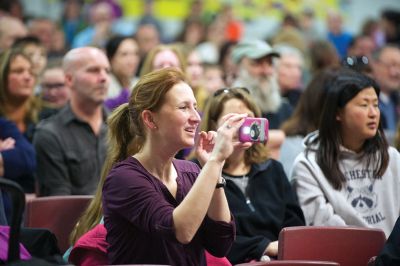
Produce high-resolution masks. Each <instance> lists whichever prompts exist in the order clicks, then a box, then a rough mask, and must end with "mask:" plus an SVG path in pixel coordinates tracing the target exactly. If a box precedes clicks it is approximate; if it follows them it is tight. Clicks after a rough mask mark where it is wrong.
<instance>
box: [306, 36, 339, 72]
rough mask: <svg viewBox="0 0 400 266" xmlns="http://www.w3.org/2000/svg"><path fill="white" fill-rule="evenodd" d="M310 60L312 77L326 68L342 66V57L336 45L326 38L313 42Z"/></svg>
mask: <svg viewBox="0 0 400 266" xmlns="http://www.w3.org/2000/svg"><path fill="white" fill-rule="evenodd" d="M309 60H310V72H311V77H312V76H313V75H314V74H315V73H317V72H318V71H321V70H324V69H325V68H329V67H339V66H340V58H339V55H338V53H337V51H336V49H335V47H334V46H333V45H332V44H331V43H330V42H328V41H325V40H318V41H315V42H314V43H313V44H311V48H310V53H309Z"/></svg>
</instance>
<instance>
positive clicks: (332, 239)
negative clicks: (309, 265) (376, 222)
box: [278, 226, 386, 266]
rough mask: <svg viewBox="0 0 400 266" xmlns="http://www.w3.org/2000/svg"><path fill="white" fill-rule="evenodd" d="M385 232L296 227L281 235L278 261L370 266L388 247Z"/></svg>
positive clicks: (360, 229)
mask: <svg viewBox="0 0 400 266" xmlns="http://www.w3.org/2000/svg"><path fill="white" fill-rule="evenodd" d="M385 241H386V237H385V234H384V232H383V231H382V230H380V229H372V228H362V227H347V226H346V227H344V226H343V227H328V226H294V227H287V228H284V229H282V230H281V232H280V234H279V244H278V246H279V247H278V250H279V252H278V259H280V260H323V261H335V262H338V263H339V264H340V265H341V266H357V265H367V263H368V261H369V259H370V258H371V257H373V256H376V255H377V254H378V253H379V251H380V250H381V249H382V247H383V245H384V244H385Z"/></svg>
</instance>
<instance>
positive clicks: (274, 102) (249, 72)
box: [232, 40, 292, 159]
mask: <svg viewBox="0 0 400 266" xmlns="http://www.w3.org/2000/svg"><path fill="white" fill-rule="evenodd" d="M274 57H279V54H278V53H277V52H276V51H274V50H273V49H272V48H271V47H270V46H269V45H268V44H267V43H265V42H263V41H261V40H243V41H241V42H239V43H238V44H237V45H236V46H235V47H234V49H233V51H232V58H233V61H234V62H235V63H237V64H238V75H237V78H236V80H235V81H234V82H233V85H234V86H235V87H246V88H248V89H249V90H250V92H251V95H252V97H253V99H254V100H255V102H256V103H257V105H258V107H259V108H260V109H261V111H262V116H263V117H266V118H267V119H268V121H269V128H270V129H271V130H270V131H269V133H270V134H269V140H268V143H267V146H268V148H269V150H270V152H271V157H272V158H274V159H277V158H279V150H280V146H281V144H282V142H283V140H284V139H285V135H284V133H283V131H281V130H279V127H280V125H281V124H282V123H283V122H284V121H285V120H286V119H288V118H289V117H290V115H291V113H292V107H291V106H290V104H289V103H288V102H287V101H286V100H285V99H284V98H282V96H281V95H280V91H279V85H278V82H277V79H276V73H275V69H274V66H273V59H274Z"/></svg>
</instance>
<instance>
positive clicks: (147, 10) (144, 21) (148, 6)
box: [137, 0, 165, 42]
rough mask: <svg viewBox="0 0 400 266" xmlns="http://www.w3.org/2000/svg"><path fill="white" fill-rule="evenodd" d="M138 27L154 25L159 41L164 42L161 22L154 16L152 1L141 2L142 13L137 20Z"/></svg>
mask: <svg viewBox="0 0 400 266" xmlns="http://www.w3.org/2000/svg"><path fill="white" fill-rule="evenodd" d="M137 24H138V25H154V27H156V29H157V31H158V32H159V35H160V40H161V41H162V42H164V41H165V40H164V36H163V32H162V26H161V25H162V22H161V21H160V20H158V18H156V17H155V16H154V0H146V1H144V2H143V13H142V16H141V17H140V18H139V20H138V23H137Z"/></svg>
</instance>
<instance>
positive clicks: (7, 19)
mask: <svg viewBox="0 0 400 266" xmlns="http://www.w3.org/2000/svg"><path fill="white" fill-rule="evenodd" d="M27 33H28V30H27V29H26V27H25V25H24V24H23V23H22V22H21V20H19V19H17V18H14V17H11V16H1V17H0V52H2V51H4V50H6V49H8V48H11V46H12V44H13V43H14V42H15V40H16V39H18V38H22V37H25V36H26V35H27Z"/></svg>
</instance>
